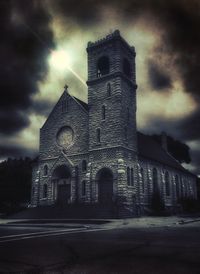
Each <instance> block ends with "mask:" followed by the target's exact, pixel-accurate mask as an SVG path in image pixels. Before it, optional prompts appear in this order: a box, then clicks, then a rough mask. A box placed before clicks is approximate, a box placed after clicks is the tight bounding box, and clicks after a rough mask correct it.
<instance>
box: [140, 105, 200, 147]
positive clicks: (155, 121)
mask: <svg viewBox="0 0 200 274" xmlns="http://www.w3.org/2000/svg"><path fill="white" fill-rule="evenodd" d="M199 121H200V109H197V110H196V111H194V112H193V113H191V114H190V115H188V116H187V117H184V118H173V119H168V118H164V117H162V116H151V117H150V118H149V120H148V125H147V126H146V127H145V129H144V131H145V132H150V133H152V134H153V133H155V132H161V131H165V132H167V133H169V135H171V136H173V137H174V138H177V139H179V140H182V141H184V142H186V141H196V140H199V139H200V123H199Z"/></svg>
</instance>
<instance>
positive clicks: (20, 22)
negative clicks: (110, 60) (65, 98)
mask: <svg viewBox="0 0 200 274" xmlns="http://www.w3.org/2000/svg"><path fill="white" fill-rule="evenodd" d="M41 3H42V2H41V1H39V0H33V1H28V3H27V1H25V0H15V1H11V0H5V1H2V0H1V2H0V32H1V44H0V63H1V66H0V90H1V100H0V123H1V127H0V132H1V133H5V134H7V133H12V132H16V131H18V130H20V129H22V128H23V127H26V126H27V125H28V123H29V121H28V118H27V112H26V111H27V110H28V108H29V107H30V106H31V103H32V102H31V96H32V95H33V94H34V93H36V92H37V83H38V81H40V80H42V79H43V78H44V77H45V75H46V72H47V64H46V57H47V55H48V54H49V48H51V47H53V37H52V33H51V31H50V29H49V22H50V17H49V15H48V14H47V12H46V9H45V7H43V6H42V4H41Z"/></svg>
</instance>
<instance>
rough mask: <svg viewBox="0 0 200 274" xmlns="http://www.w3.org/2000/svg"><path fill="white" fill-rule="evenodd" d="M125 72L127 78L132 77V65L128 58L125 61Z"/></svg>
mask: <svg viewBox="0 0 200 274" xmlns="http://www.w3.org/2000/svg"><path fill="white" fill-rule="evenodd" d="M123 71H124V73H125V74H126V76H128V77H131V65H130V63H129V61H128V60H127V59H126V58H124V60H123Z"/></svg>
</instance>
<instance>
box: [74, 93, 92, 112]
mask: <svg viewBox="0 0 200 274" xmlns="http://www.w3.org/2000/svg"><path fill="white" fill-rule="evenodd" d="M72 97H73V98H74V99H75V100H76V101H77V102H78V103H79V104H80V105H82V106H83V107H84V109H85V110H86V111H88V109H89V108H88V104H87V103H85V102H83V101H81V100H80V99H78V98H76V97H75V96H72Z"/></svg>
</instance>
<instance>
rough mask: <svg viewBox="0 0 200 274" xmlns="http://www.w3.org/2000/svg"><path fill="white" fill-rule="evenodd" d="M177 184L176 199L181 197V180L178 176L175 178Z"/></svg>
mask: <svg viewBox="0 0 200 274" xmlns="http://www.w3.org/2000/svg"><path fill="white" fill-rule="evenodd" d="M175 184H176V197H177V198H179V197H180V191H179V179H178V175H176V176H175Z"/></svg>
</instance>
